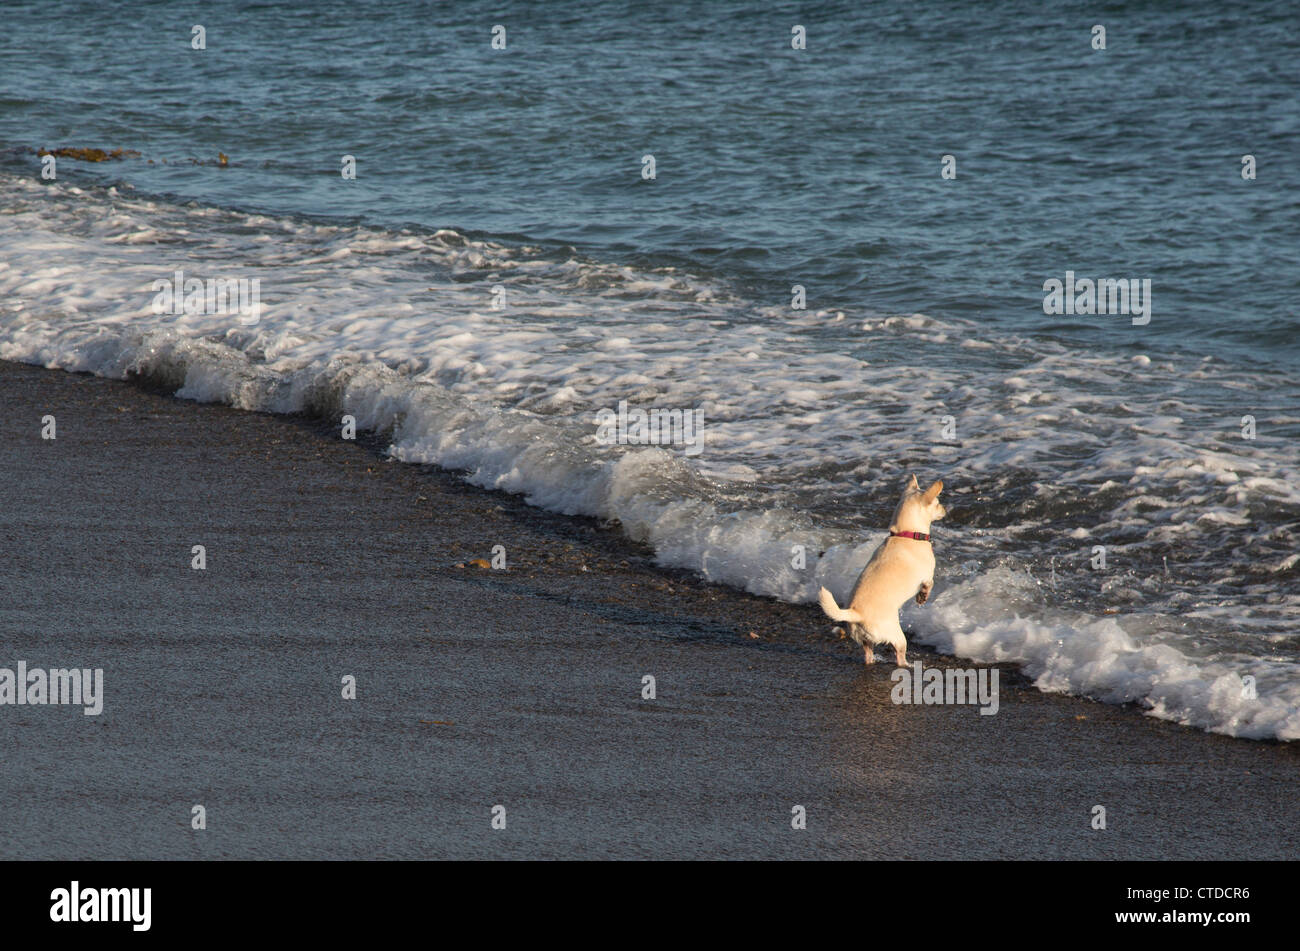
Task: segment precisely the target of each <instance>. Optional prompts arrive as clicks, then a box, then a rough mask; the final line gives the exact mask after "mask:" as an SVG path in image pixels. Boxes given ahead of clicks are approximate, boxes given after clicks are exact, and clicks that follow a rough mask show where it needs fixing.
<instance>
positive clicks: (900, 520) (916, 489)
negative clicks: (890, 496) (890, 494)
mask: <svg viewBox="0 0 1300 951" xmlns="http://www.w3.org/2000/svg"><path fill="white" fill-rule="evenodd" d="M942 491H943V483H942V482H933V483H931V485H930V488H928V489H926V490H925V491H924V492H922V491H921V486H920V485H919V484H917V481H916V476H915V475H913V476H912V477H911V478H910V479H908V480H907V485H906V486H905V487H904V488H903V497H902V498H901V499H899V500H898V508H896V509H894V521H893V524H892V525H890V526H889V530H890V531H891V532H921V533H927V532H929V531H930V523H931V522H937V521H938V520H939V519H941V518H943V517H944V516H945V515H947V514H948V510H947V509H946V508H944V507H943V506H942V505H940V504H939V493H940V492H942Z"/></svg>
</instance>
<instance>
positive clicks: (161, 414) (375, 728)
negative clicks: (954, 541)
mask: <svg viewBox="0 0 1300 951" xmlns="http://www.w3.org/2000/svg"><path fill="white" fill-rule="evenodd" d="M0 393H3V400H4V406H5V412H4V414H3V421H2V422H0V426H2V427H3V442H2V444H0V445H2V446H3V486H4V488H3V500H4V505H3V506H0V558H2V564H3V571H0V666H3V667H13V666H14V665H15V664H16V663H17V662H18V661H20V660H21V661H25V662H26V663H27V664H28V665H29V666H31V667H62V666H77V667H89V668H102V669H103V671H104V682H105V699H104V709H103V712H102V714H101V715H99V716H84V715H83V714H82V712H81V710H80V708H75V707H54V706H46V707H31V706H21V707H19V706H3V707H0V749H3V750H4V754H3V760H2V765H0V803H2V804H3V806H2V807H0V858H4V859H44V858H69V859H126V858H138V859H153V858H182V859H185V858H194V859H214V858H266V859H270V858H278V859H290V858H302V859H308V858H328V859H349V858H413V859H418V858H444V859H445V858H521V859H524V858H631V857H641V858H665V859H677V858H787V859H797V858H858V859H950V858H951V859H990V858H1039V859H1060V858H1072V859H1073V858H1079V859H1120V858H1125V859H1161V858H1195V859H1228V858H1238V859H1270V858H1274V859H1275V858H1294V857H1295V855H1296V852H1297V842H1298V841H1300V832H1297V829H1298V828H1300V806H1298V805H1297V797H1296V795H1295V788H1296V785H1295V777H1296V774H1297V767H1300V750H1297V749H1296V748H1295V746H1294V745H1287V744H1276V743H1263V742H1250V741H1243V740H1236V739H1230V738H1226V737H1223V736H1217V735H1209V734H1206V733H1203V732H1200V731H1198V730H1193V729H1188V728H1183V727H1179V726H1177V725H1174V724H1170V723H1166V722H1161V721H1158V720H1154V719H1152V718H1149V717H1145V716H1143V715H1142V713H1141V711H1140V710H1138V709H1136V708H1132V707H1129V708H1125V707H1116V706H1107V705H1103V704H1100V703H1094V702H1089V701H1086V700H1080V699H1074V698H1069V697H1060V696H1048V695H1043V694H1041V693H1039V692H1038V691H1037V690H1035V689H1034V688H1033V687H1032V686H1031V685H1030V684H1028V683H1027V682H1025V681H1024V680H1023V678H1020V677H1019V676H1018V675H1016V673H1015V672H1014V671H1013V670H1012V669H1009V668H1007V669H1003V670H1002V671H1001V706H1000V709H999V711H998V713H997V714H996V715H994V716H980V715H979V713H978V710H977V708H975V707H973V706H964V707H959V706H899V705H895V704H893V703H892V702H891V701H890V698H889V694H890V688H891V686H892V685H891V683H890V681H889V673H890V671H891V669H892V667H891V666H890V665H887V664H878V665H877V666H875V667H874V668H872V669H864V667H863V665H862V664H861V662H860V656H861V655H860V653H859V651H858V650H857V649H856V648H855V647H854V646H853V645H852V644H850V643H848V642H846V641H842V640H838V639H837V638H836V637H835V635H834V634H832V632H831V626H830V625H829V624H828V623H827V622H826V620H825V618H824V617H822V616H821V614H820V612H819V611H818V610H817V609H816V608H814V607H811V606H798V607H796V606H791V605H786V604H781V603H778V602H775V601H772V600H768V599H763V598H757V597H752V596H749V595H746V594H744V593H741V592H737V591H734V590H730V589H725V588H721V587H717V586H713V585H708V584H705V583H703V582H700V581H698V580H696V579H694V578H692V577H690V576H688V575H685V574H683V573H680V572H675V571H668V570H664V569H661V568H658V567H656V566H655V565H654V563H653V559H652V558H651V556H650V554H649V552H648V551H647V550H646V549H645V548H643V547H641V546H638V545H636V544H633V543H630V542H628V541H626V540H625V539H623V538H622V537H621V536H620V535H619V534H618V531H617V529H616V528H612V527H606V526H601V525H599V524H597V523H595V522H593V521H591V520H587V519H579V518H566V517H563V516H559V515H552V514H548V513H545V512H542V511H539V510H537V509H533V508H530V507H529V506H527V505H526V504H525V503H524V502H523V500H522V499H519V498H516V497H511V496H508V495H505V494H502V493H498V492H491V491H486V490H482V489H478V488H474V487H470V486H467V485H465V484H463V483H462V482H460V481H459V480H458V478H457V477H456V476H455V475H454V474H450V473H446V472H442V471H439V470H435V469H430V468H426V467H419V466H409V465H403V464H400V463H395V462H389V461H386V460H385V459H384V457H383V455H382V449H383V446H384V445H385V444H384V443H383V442H382V441H380V442H375V441H369V442H367V441H365V440H362V441H360V442H357V443H353V442H344V441H342V440H340V438H339V436H338V432H337V429H335V428H333V427H331V426H330V425H329V424H328V423H325V422H322V421H320V420H315V419H308V418H296V417H275V416H269V415H262V414H254V413H247V412H241V411H237V410H234V409H230V408H227V407H223V406H213V405H198V404H194V403H190V402H185V401H182V400H178V399H175V398H173V397H171V396H168V395H166V394H160V393H154V392H149V391H147V390H145V389H142V388H140V387H138V386H135V385H132V384H128V383H122V382H116V381H109V380H103V379H98V378H95V377H90V376H83V375H75V374H69V373H63V372H58V371H51V370H45V369H40V368H35V367H28V366H21V365H16V364H12V363H0ZM45 414H52V415H54V416H55V417H56V419H57V426H58V430H57V439H56V440H54V441H44V440H42V439H41V436H40V428H41V424H40V421H41V417H42V416H44V415H45ZM194 545H204V546H205V547H206V557H207V567H206V570H203V571H195V570H192V569H191V567H190V561H191V557H192V556H191V547H192V546H194ZM494 545H503V546H504V547H505V549H506V553H507V564H508V567H507V569H506V570H504V571H496V570H487V569H483V568H481V567H477V566H474V565H472V564H469V561H470V560H471V559H475V558H491V550H492V548H493V546H494ZM462 566H463V567H462ZM942 589H943V578H942V557H941V566H940V574H939V581H938V584H937V586H936V592H935V596H936V598H939V597H942V596H943V590H942ZM751 633H752V634H754V635H757V636H756V637H754V636H751ZM910 656H911V657H912V658H916V657H920V658H921V659H922V660H923V661H924V662H925V663H926V664H927V665H928V664H935V665H952V664H954V663H956V661H955V660H953V659H952V658H943V657H938V656H935V655H933V654H931V653H927V652H926V651H925V650H924V649H918V648H916V647H915V646H913V648H912V650H911V653H910ZM647 674H649V675H652V676H654V677H655V678H656V685H657V698H656V699H654V700H643V699H642V698H641V687H642V677H643V676H644V675H647ZM345 675H352V676H355V677H356V681H357V697H356V699H355V700H345V699H343V698H342V696H341V690H342V688H341V683H340V681H341V678H343V677H344V676H345ZM195 804H202V805H203V806H204V807H205V809H206V815H207V828H206V829H205V830H202V831H195V830H192V829H191V827H190V815H191V807H192V806H193V805H195ZM498 804H500V805H504V806H505V808H506V817H507V827H506V828H505V829H504V830H494V829H492V828H491V825H490V819H491V810H492V807H493V806H495V805H498ZM795 805H802V806H804V807H806V809H807V816H808V821H807V829H806V830H795V829H792V828H791V821H790V820H791V808H792V807H793V806H795ZM1094 805H1103V806H1104V807H1105V808H1106V813H1107V828H1106V829H1105V830H1093V829H1092V828H1091V825H1090V821H1091V817H1092V808H1093V806H1094Z"/></svg>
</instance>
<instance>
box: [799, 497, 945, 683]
mask: <svg viewBox="0 0 1300 951" xmlns="http://www.w3.org/2000/svg"><path fill="white" fill-rule="evenodd" d="M942 489H943V483H942V482H936V483H934V484H933V485H931V486H930V488H928V489H926V490H925V492H924V493H923V492H922V491H921V487H920V486H919V485H917V483H916V476H912V478H911V479H910V480H909V481H908V483H907V487H906V488H905V489H903V497H902V499H900V500H899V502H898V508H896V509H894V520H893V522H891V523H890V525H889V537H888V538H886V539H885V540H884V541H883V542H881V543H880V547H879V548H877V549H876V550H875V552H874V553H873V554H872V556H871V560H870V561H869V562H867V567H865V568H863V569H862V574H861V575H859V576H858V583H857V584H856V585H854V587H853V598H852V599H851V600H850V602H849V606H848V607H847V608H841V607H840V606H839V605H838V604H836V603H835V598H834V597H832V596H831V593H830V592H829V591H827V590H826V589H825V588H822V589H821V605H822V610H823V611H825V612H826V614H827V616H828V617H829V618H830V619H831V620H833V621H848V622H849V636H850V637H852V638H853V639H854V640H855V641H857V642H858V643H859V644H861V645H862V652H863V656H864V658H865V660H866V663H868V664H870V663H873V662H874V661H875V659H876V658H875V656H874V655H873V654H872V653H871V645H872V644H889V645H891V646H892V647H893V648H894V659H895V660H896V661H897V662H898V666H899V667H905V666H906V665H907V638H906V637H904V636H903V629H902V627H900V626H899V623H898V609H899V608H901V607H902V606H903V604H904V602H906V601H907V599H908V598H910V597H912V596H913V595H916V603H917V604H925V601H926V599H927V598H928V597H930V589H932V588H933V587H934V549H932V548H931V547H930V523H931V522H934V521H937V520H939V519H941V518H943V517H944V516H945V515H947V514H948V510H947V509H945V508H944V507H943V506H942V505H940V504H939V493H940V491H942Z"/></svg>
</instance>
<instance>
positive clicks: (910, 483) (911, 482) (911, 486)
mask: <svg viewBox="0 0 1300 951" xmlns="http://www.w3.org/2000/svg"><path fill="white" fill-rule="evenodd" d="M907 488H909V489H912V490H914V491H916V492H920V491H921V487H920V486H919V485H917V484H916V473H915V472H913V473H912V478H911V479H910V480H909V481H908V483H907Z"/></svg>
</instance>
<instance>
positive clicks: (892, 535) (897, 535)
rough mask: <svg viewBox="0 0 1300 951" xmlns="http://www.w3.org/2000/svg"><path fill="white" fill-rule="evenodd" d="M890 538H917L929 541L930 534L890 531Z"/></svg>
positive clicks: (920, 540) (919, 540) (921, 540)
mask: <svg viewBox="0 0 1300 951" xmlns="http://www.w3.org/2000/svg"><path fill="white" fill-rule="evenodd" d="M889 537H890V538H915V539H916V540H917V541H918V542H928V541H929V540H930V536H929V535H927V534H926V533H925V532H890V533H889Z"/></svg>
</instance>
